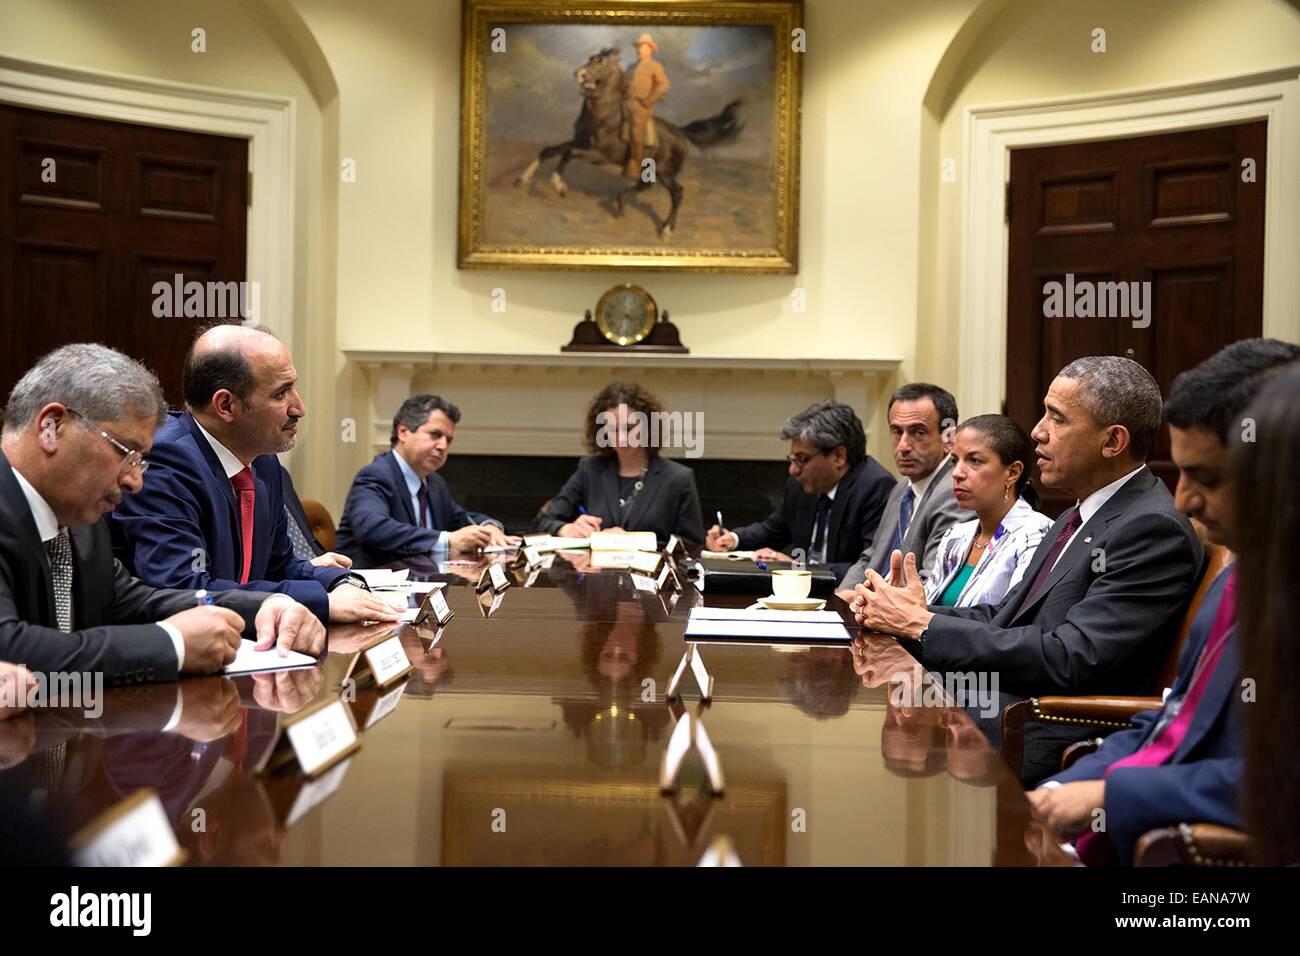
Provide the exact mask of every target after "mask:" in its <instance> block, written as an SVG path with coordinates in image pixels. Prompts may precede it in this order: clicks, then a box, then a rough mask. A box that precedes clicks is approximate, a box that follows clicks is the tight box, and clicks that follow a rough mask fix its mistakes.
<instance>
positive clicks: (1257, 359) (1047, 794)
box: [1029, 339, 1300, 863]
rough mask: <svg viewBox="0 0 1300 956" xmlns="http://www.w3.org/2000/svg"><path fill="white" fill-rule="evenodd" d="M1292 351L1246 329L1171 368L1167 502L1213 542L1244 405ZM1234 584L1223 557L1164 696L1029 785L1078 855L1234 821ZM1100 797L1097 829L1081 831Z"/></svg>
mask: <svg viewBox="0 0 1300 956" xmlns="http://www.w3.org/2000/svg"><path fill="white" fill-rule="evenodd" d="M1297 359H1300V346H1295V345H1291V344H1288V343H1285V342H1279V341H1277V340H1275V339H1246V340H1244V341H1240V342H1234V343H1232V344H1231V345H1229V346H1227V347H1226V348H1224V349H1221V350H1220V351H1219V352H1217V353H1216V354H1215V355H1213V356H1211V357H1210V358H1208V359H1206V360H1205V361H1204V362H1202V363H1201V364H1200V365H1198V366H1196V367H1195V368H1193V369H1191V370H1189V371H1186V372H1183V373H1182V374H1181V375H1179V376H1178V377H1177V378H1176V379H1174V384H1173V387H1172V388H1171V389H1170V393H1169V401H1168V402H1166V404H1165V417H1166V419H1167V420H1168V422H1169V435H1170V440H1171V450H1172V453H1173V459H1174V463H1175V464H1177V465H1178V487H1177V489H1176V490H1175V493H1174V503H1175V504H1176V505H1177V507H1178V510H1180V511H1182V512H1185V513H1186V514H1188V515H1190V516H1191V517H1193V518H1196V519H1197V520H1198V521H1200V523H1201V524H1202V526H1204V528H1205V536H1206V537H1207V538H1208V539H1209V540H1210V541H1212V542H1213V543H1214V544H1218V545H1223V546H1225V547H1228V548H1234V547H1236V544H1237V531H1236V515H1235V514H1234V508H1233V507H1232V497H1233V494H1234V487H1233V485H1234V483H1233V481H1232V480H1231V476H1232V470H1231V469H1230V468H1229V467H1228V458H1229V449H1230V448H1231V447H1232V445H1233V443H1234V440H1235V438H1236V437H1237V434H1239V431H1238V430H1239V429H1240V428H1241V427H1242V416H1243V415H1244V414H1245V413H1246V409H1247V408H1248V407H1249V405H1250V403H1251V402H1252V401H1253V400H1254V398H1255V396H1256V395H1257V394H1258V393H1259V391H1260V389H1261V388H1262V387H1263V384H1264V382H1265V381H1266V380H1268V379H1269V378H1270V376H1271V373H1273V372H1274V371H1275V370H1276V369H1278V368H1281V367H1283V366H1286V365H1290V364H1292V363H1294V362H1295V361H1297ZM1236 584H1237V582H1236V570H1235V568H1234V567H1233V566H1229V567H1228V568H1227V569H1225V570H1224V571H1222V572H1220V574H1219V576H1218V578H1216V579H1215V581H1214V583H1213V584H1212V585H1211V586H1210V589H1209V590H1208V591H1207V592H1206V594H1205V598H1204V600H1203V601H1202V602H1201V608H1200V610H1199V611H1198V612H1197V615H1196V619H1195V620H1194V621H1193V622H1192V627H1191V631H1190V633H1189V634H1188V636H1187V643H1186V644H1185V645H1184V646H1183V650H1182V653H1181V654H1180V656H1179V660H1178V677H1177V678H1176V679H1175V681H1174V686H1173V688H1172V690H1170V692H1169V696H1168V697H1167V698H1166V699H1165V702H1164V705H1163V706H1162V707H1160V708H1159V709H1157V710H1148V711H1145V712H1143V713H1141V714H1138V715H1137V717H1135V718H1134V720H1133V726H1132V727H1131V728H1130V729H1127V730H1121V731H1118V732H1116V733H1113V734H1111V735H1110V736H1109V737H1107V738H1106V739H1105V742H1104V743H1102V745H1101V746H1100V747H1099V748H1098V749H1097V750H1096V751H1094V752H1093V753H1091V754H1089V755H1088V756H1086V757H1083V758H1081V759H1080V760H1078V761H1076V762H1075V763H1074V764H1073V765H1072V766H1071V767H1070V769H1068V770H1066V771H1063V772H1062V773H1058V774H1056V775H1055V776H1054V777H1052V778H1051V779H1049V780H1047V781H1046V782H1044V783H1043V784H1042V785H1041V786H1040V787H1039V788H1038V789H1037V790H1033V791H1031V792H1030V794H1029V799H1030V802H1031V803H1033V804H1034V806H1035V808H1036V809H1037V810H1038V811H1039V814H1040V815H1041V816H1042V817H1043V818H1044V820H1045V822H1046V823H1047V824H1048V826H1050V827H1051V828H1052V829H1053V830H1054V831H1055V832H1056V833H1057V835H1058V836H1061V837H1065V838H1070V837H1075V836H1080V835H1082V836H1080V839H1079V840H1078V841H1077V842H1076V844H1075V846H1076V848H1077V849H1078V852H1079V856H1080V858H1081V859H1083V860H1084V862H1086V863H1100V862H1105V861H1106V860H1107V859H1109V858H1110V857H1111V855H1112V851H1113V854H1114V855H1115V856H1117V857H1118V859H1119V860H1120V862H1123V863H1127V862H1128V861H1129V860H1131V859H1132V856H1133V848H1134V845H1135V844H1136V843H1137V840H1138V838H1139V837H1141V836H1142V834H1143V833H1145V832H1147V831H1148V830H1153V829H1155V828H1157V827H1164V826H1172V825H1173V824H1176V823H1184V822H1207V823H1220V824H1223V825H1225V826H1234V827H1235V826H1240V825H1241V820H1240V812H1239V809H1238V802H1239V801H1238V790H1239V787H1240V782H1241V773H1242V740H1241V728H1240V714H1239V713H1238V708H1237V706H1236V703H1235V701H1236V700H1237V697H1238V691H1239V687H1240V685H1239V684H1238V683H1237V629H1236ZM1099 807H1100V808H1104V810H1105V811H1106V813H1105V820H1106V826H1105V829H1104V830H1102V831H1098V832H1095V833H1091V834H1089V833H1088V831H1089V830H1090V825H1091V823H1092V821H1093V819H1094V814H1093V811H1094V810H1095V809H1097V808H1099Z"/></svg>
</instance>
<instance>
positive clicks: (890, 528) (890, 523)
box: [837, 478, 915, 574]
mask: <svg viewBox="0 0 1300 956" xmlns="http://www.w3.org/2000/svg"><path fill="white" fill-rule="evenodd" d="M906 489H907V479H906V478H900V479H898V484H896V485H894V490H893V491H891V492H890V493H889V501H887V502H885V513H884V514H883V515H881V516H880V524H879V525H878V526H877V528H876V533H875V535H873V536H872V539H871V542H872V543H871V549H872V552H871V567H872V568H873V569H874V570H875V571H876V572H877V573H879V574H883V573H884V571H885V569H887V568H888V567H889V550H890V547H889V546H890V544H891V543H892V542H893V540H894V532H895V531H897V530H898V505H899V502H900V501H902V500H903V492H904V491H905V490H906ZM837 497H838V496H837ZM913 515H914V516H915V512H913Z"/></svg>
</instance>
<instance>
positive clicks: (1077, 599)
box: [851, 355, 1204, 784]
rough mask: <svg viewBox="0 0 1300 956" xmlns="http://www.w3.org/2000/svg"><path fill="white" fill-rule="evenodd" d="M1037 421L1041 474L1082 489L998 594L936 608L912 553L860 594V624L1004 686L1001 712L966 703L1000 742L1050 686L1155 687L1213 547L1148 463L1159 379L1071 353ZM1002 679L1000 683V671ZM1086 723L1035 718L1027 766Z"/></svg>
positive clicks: (948, 667)
mask: <svg viewBox="0 0 1300 956" xmlns="http://www.w3.org/2000/svg"><path fill="white" fill-rule="evenodd" d="M1043 406H1044V409H1045V411H1044V414H1043V417H1042V418H1041V419H1040V420H1039V422H1038V424H1037V425H1036V426H1034V431H1033V439H1034V441H1035V442H1037V443H1038V447H1037V453H1038V459H1039V472H1040V474H1041V476H1042V481H1043V484H1044V485H1045V486H1046V487H1048V488H1056V489H1059V490H1061V491H1064V492H1066V493H1067V494H1069V495H1070V496H1071V497H1073V498H1075V499H1077V504H1076V505H1075V506H1074V507H1073V508H1070V509H1069V510H1068V511H1066V512H1065V514H1063V515H1061V517H1060V518H1058V519H1057V521H1056V524H1055V525H1053V527H1052V529H1051V530H1050V531H1049V532H1048V533H1047V534H1046V535H1045V536H1044V537H1043V541H1042V544H1040V545H1039V546H1038V550H1037V551H1036V552H1035V553H1034V557H1033V560H1032V561H1031V562H1030V564H1029V567H1028V568H1026V569H1025V575H1024V577H1023V579H1022V580H1021V582H1020V583H1019V584H1018V585H1016V586H1015V587H1014V588H1012V589H1011V590H1010V591H1009V592H1007V595H1006V597H1005V598H1003V599H1002V602H1001V603H999V604H996V605H993V604H983V605H979V606H977V607H969V608H952V607H938V606H935V607H927V606H926V602H925V589H924V587H923V586H922V584H921V581H920V577H919V575H918V574H917V573H916V565H915V558H914V557H910V556H909V557H908V558H907V559H906V560H905V561H904V562H902V565H903V567H902V572H903V573H902V575H901V577H903V579H904V583H903V584H902V585H901V586H891V585H890V584H887V583H886V582H885V581H884V579H883V577H882V576H880V575H879V574H876V573H875V572H869V573H868V580H867V582H866V583H865V584H863V585H861V586H859V587H858V588H857V589H856V594H855V597H854V599H853V601H852V602H851V604H852V607H853V609H854V612H855V614H856V617H857V620H858V623H860V624H861V625H862V626H863V627H865V628H868V629H870V630H873V631H881V632H884V633H886V634H893V635H894V636H896V637H899V638H903V639H904V640H903V644H904V645H905V646H906V647H907V648H908V650H910V651H911V652H912V653H913V655H915V656H916V657H918V658H919V659H920V661H921V662H922V664H924V665H925V667H926V668H927V669H928V670H931V671H938V672H942V673H945V674H957V673H961V674H964V675H970V674H972V673H973V674H974V675H975V676H976V678H977V679H979V678H984V679H985V681H986V682H985V684H982V685H981V686H982V687H985V688H986V689H987V688H988V687H990V686H991V688H992V689H993V690H997V691H998V692H999V699H998V701H997V704H998V706H997V713H996V714H991V713H987V712H986V711H985V710H984V709H983V708H973V707H968V708H967V709H968V712H970V713H971V715H972V717H976V713H977V712H978V717H977V722H978V723H979V724H980V726H981V729H983V730H984V732H985V734H986V735H988V736H989V738H990V739H991V740H993V742H994V743H995V744H1000V743H1001V711H1002V710H1003V709H1004V708H1005V707H1006V706H1007V705H1008V704H1010V703H1014V702H1015V701H1017V700H1020V699H1023V698H1025V697H1030V696H1041V695H1044V694H1094V693H1110V694H1149V693H1151V692H1152V691H1158V688H1156V687H1155V686H1154V684H1155V682H1156V680H1157V675H1158V673H1159V669H1160V664H1161V662H1162V661H1163V660H1164V659H1165V657H1166V656H1167V655H1168V653H1169V649H1170V647H1171V646H1172V644H1173V641H1174V640H1175V639H1176V637H1177V633H1178V629H1179V625H1180V623H1181V617H1182V612H1183V609H1184V607H1185V606H1186V604H1187V601H1188V599H1189V598H1190V597H1191V595H1192V591H1193V590H1194V589H1195V587H1196V583H1197V578H1198V577H1199V575H1200V571H1201V566H1202V561H1203V558H1204V551H1203V549H1202V547H1201V543H1200V541H1199V540H1198V538H1197V537H1196V532H1195V531H1193V530H1192V526H1191V524H1190V523H1189V522H1188V521H1187V518H1186V517H1185V516H1184V515H1182V514H1181V513H1180V512H1179V511H1178V509H1177V508H1176V507H1175V505H1174V499H1173V496H1172V495H1170V494H1169V491H1168V489H1167V488H1165V486H1164V483H1163V482H1161V481H1160V479H1159V478H1157V477H1156V476H1155V475H1153V474H1152V473H1151V471H1150V469H1148V468H1147V467H1146V464H1145V462H1146V460H1147V457H1148V455H1149V454H1150V452H1151V448H1152V446H1153V445H1154V444H1155V439H1156V434H1157V433H1158V432H1159V430H1160V423H1161V417H1162V411H1163V410H1162V406H1161V399H1160V387H1159V386H1158V385H1157V384H1156V382H1155V379H1153V378H1152V377H1151V375H1150V373H1149V372H1147V370H1146V369H1144V368H1143V367H1142V366H1141V365H1139V364H1138V363H1137V362H1133V361H1131V360H1129V359H1126V358H1120V357H1118V356H1113V355H1100V356H1090V357H1086V358H1081V359H1076V360H1075V361H1073V362H1071V363H1070V364H1069V365H1067V366H1066V367H1065V368H1063V369H1062V370H1061V371H1060V373H1059V374H1058V375H1057V376H1056V378H1055V380H1053V382H1052V384H1051V387H1050V388H1049V389H1048V391H1047V397H1046V398H1045V399H1044V400H1043ZM994 679H996V681H997V683H996V684H994V683H993V681H994ZM1087 735H1088V733H1087V728H1083V729H1080V728H1074V727H1056V726H1054V725H1048V724H1037V723H1036V724H1031V725H1030V726H1029V727H1027V728H1026V730H1025V738H1024V762H1023V765H1022V768H1023V769H1022V779H1023V780H1024V782H1025V783H1026V784H1033V783H1036V782H1037V781H1039V780H1041V779H1042V778H1044V777H1046V776H1048V775H1050V774H1053V773H1057V772H1059V770H1060V753H1061V751H1062V750H1063V749H1064V747H1065V746H1067V745H1068V744H1070V743H1072V742H1073V741H1075V740H1080V739H1082V738H1083V737H1086V736H1087Z"/></svg>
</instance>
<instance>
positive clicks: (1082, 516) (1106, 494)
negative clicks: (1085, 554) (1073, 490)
mask: <svg viewBox="0 0 1300 956" xmlns="http://www.w3.org/2000/svg"><path fill="white" fill-rule="evenodd" d="M1144 468H1146V465H1138V466H1137V467H1136V468H1134V469H1133V470H1132V471H1130V472H1129V473H1128V474H1127V475H1125V476H1124V477H1123V478H1116V479H1115V480H1114V481H1112V482H1111V483H1110V484H1109V485H1106V486H1105V487H1104V488H1098V489H1097V490H1096V491H1094V492H1093V493H1092V494H1090V495H1089V496H1088V497H1086V498H1084V499H1083V500H1082V501H1079V502H1076V503H1075V507H1077V508H1078V509H1079V527H1077V528H1075V529H1074V534H1072V535H1070V540H1069V541H1067V542H1065V547H1064V548H1062V549H1061V550H1060V552H1059V553H1058V554H1057V555H1056V561H1054V562H1052V568H1053V569H1055V568H1056V565H1057V564H1058V563H1059V562H1060V560H1061V558H1063V557H1064V556H1065V552H1067V551H1069V550H1070V545H1072V544H1074V539H1075V538H1077V537H1078V536H1079V532H1080V531H1082V530H1083V526H1084V525H1086V524H1087V523H1088V522H1089V520H1091V518H1092V516H1093V515H1095V514H1096V513H1097V512H1098V511H1100V510H1101V508H1102V505H1104V504H1105V503H1106V502H1108V501H1110V499H1111V498H1113V497H1115V492H1117V491H1119V490H1120V489H1121V488H1123V487H1124V484H1125V482H1127V481H1128V480H1129V479H1130V478H1132V477H1133V476H1134V475H1136V474H1137V473H1138V472H1139V471H1141V470H1142V469H1144ZM1047 573H1048V574H1051V573H1052V572H1051V571H1048V572H1047Z"/></svg>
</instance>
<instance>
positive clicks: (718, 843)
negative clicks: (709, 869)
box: [695, 834, 745, 867]
mask: <svg viewBox="0 0 1300 956" xmlns="http://www.w3.org/2000/svg"><path fill="white" fill-rule="evenodd" d="M695 865H696V866H697V867H701V866H744V865H745V864H743V863H741V862H740V857H739V856H738V855H737V853H736V845H735V844H734V843H732V842H731V837H729V836H727V835H726V834H719V835H718V836H716V837H714V839H713V842H712V843H710V844H709V848H708V849H707V850H705V851H704V856H702V857H700V862H699V863H697V864H695Z"/></svg>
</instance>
